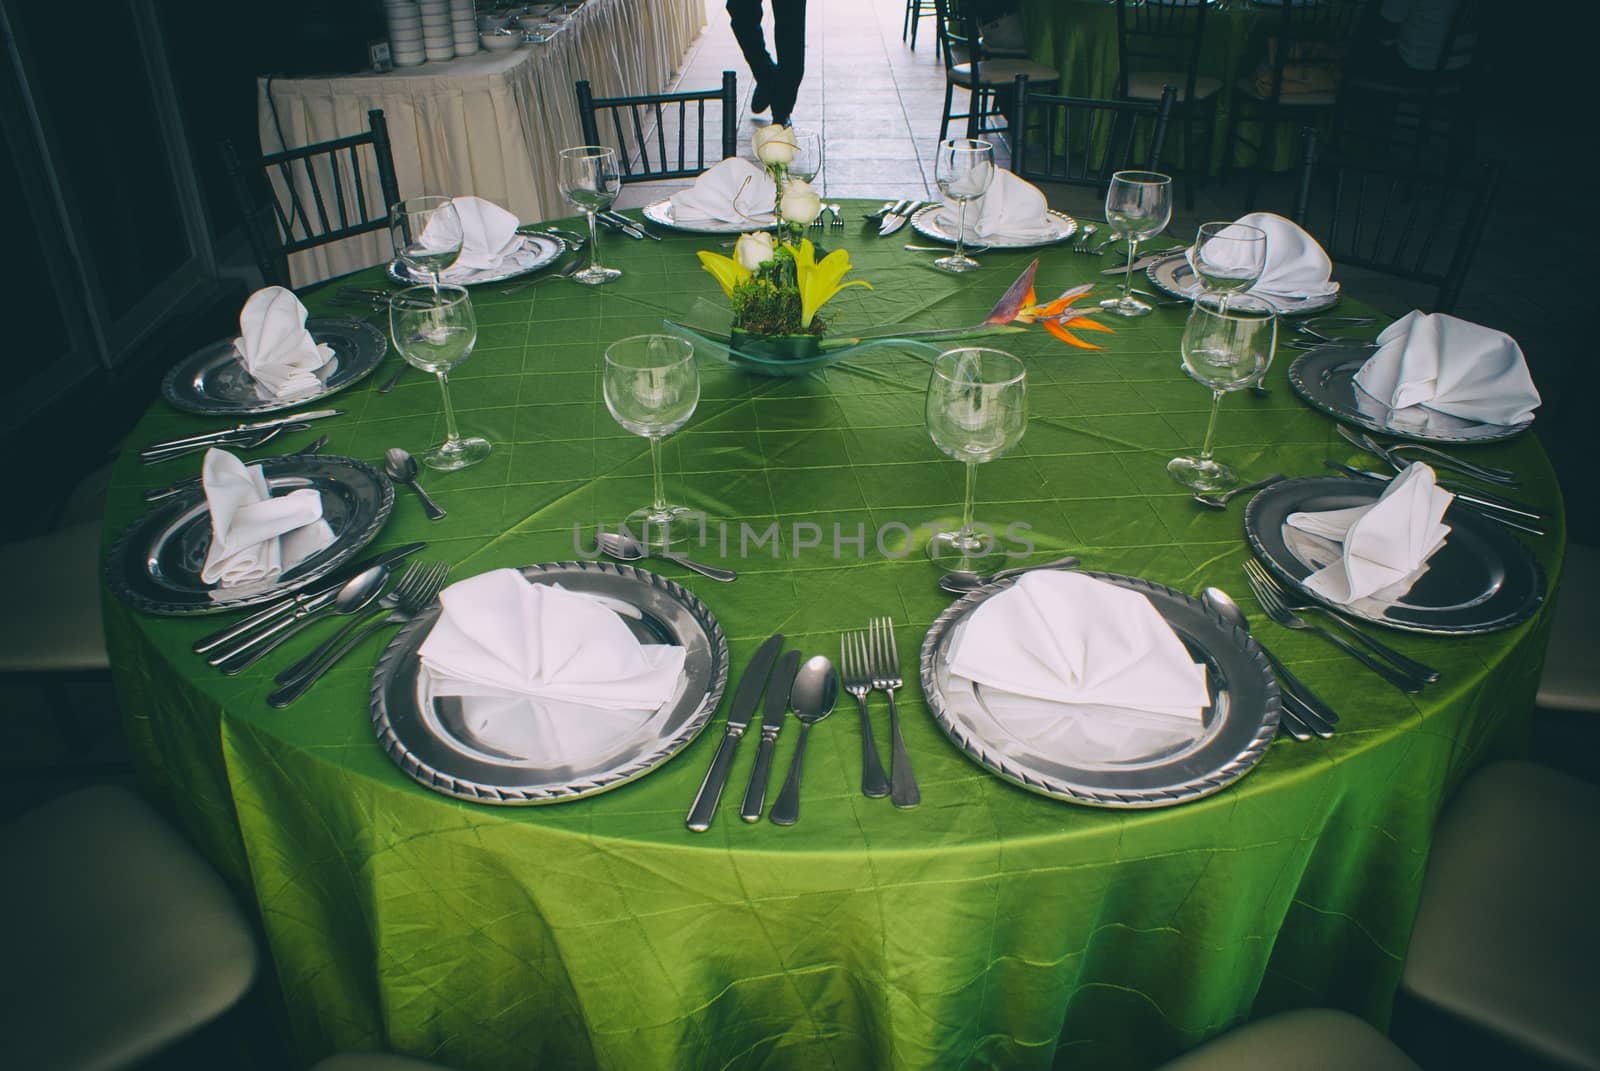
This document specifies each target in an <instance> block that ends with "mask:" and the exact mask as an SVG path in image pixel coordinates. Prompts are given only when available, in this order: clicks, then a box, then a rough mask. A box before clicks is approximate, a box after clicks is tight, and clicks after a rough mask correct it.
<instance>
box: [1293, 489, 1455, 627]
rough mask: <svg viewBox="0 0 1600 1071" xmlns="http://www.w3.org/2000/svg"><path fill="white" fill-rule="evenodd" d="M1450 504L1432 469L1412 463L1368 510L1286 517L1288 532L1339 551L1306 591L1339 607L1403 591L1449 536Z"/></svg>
mask: <svg viewBox="0 0 1600 1071" xmlns="http://www.w3.org/2000/svg"><path fill="white" fill-rule="evenodd" d="M1454 498H1455V496H1454V495H1452V494H1451V493H1450V492H1449V491H1446V490H1444V489H1443V488H1441V487H1440V486H1439V485H1438V483H1437V481H1436V479H1435V477H1434V472H1433V469H1431V468H1429V467H1428V466H1427V465H1424V464H1422V463H1421V462H1417V463H1415V464H1412V465H1409V466H1407V467H1406V470H1405V471H1404V472H1402V473H1401V474H1400V475H1398V476H1396V477H1395V478H1394V479H1393V480H1391V481H1389V486H1388V487H1386V488H1384V491H1383V494H1382V495H1381V496H1380V497H1379V498H1378V500H1377V501H1376V502H1374V503H1373V504H1372V505H1370V506H1354V507H1351V508H1350V509H1335V510H1326V511H1324V512H1321V513H1291V514H1289V517H1288V521H1287V523H1288V524H1289V526H1290V527H1291V528H1297V529H1299V530H1300V531H1302V532H1307V533H1309V534H1311V535H1314V536H1321V537H1322V538H1323V539H1326V540H1329V541H1330V542H1333V543H1338V544H1340V545H1342V547H1343V553H1342V554H1341V556H1340V558H1339V560H1338V561H1335V562H1332V563H1330V564H1328V565H1325V566H1323V567H1322V568H1321V569H1318V570H1317V571H1316V572H1314V573H1312V574H1311V575H1310V576H1309V577H1307V578H1306V581H1305V584H1306V587H1308V588H1310V589H1311V590H1312V591H1315V592H1317V593H1318V594H1320V595H1322V596H1323V597H1325V598H1328V599H1331V600H1333V601H1334V602H1339V603H1351V602H1355V601H1356V600H1357V599H1364V598H1366V597H1367V596H1368V595H1371V594H1373V593H1374V592H1377V591H1382V590H1383V589H1385V588H1390V587H1394V588H1397V589H1398V588H1399V587H1400V585H1401V584H1402V583H1404V585H1405V586H1404V590H1409V589H1410V586H1411V584H1412V583H1415V582H1416V579H1417V577H1419V576H1421V575H1422V573H1423V572H1425V571H1426V565H1427V561H1428V558H1429V557H1430V556H1431V555H1432V554H1433V552H1434V551H1436V550H1438V549H1439V548H1440V547H1441V546H1443V545H1444V541H1445V537H1446V536H1448V535H1449V534H1450V526H1449V525H1448V524H1445V523H1444V522H1443V517H1444V512H1445V510H1447V509H1449V508H1450V503H1451V501H1452V500H1453V499H1454ZM1407 581H1409V583H1406V582H1407Z"/></svg>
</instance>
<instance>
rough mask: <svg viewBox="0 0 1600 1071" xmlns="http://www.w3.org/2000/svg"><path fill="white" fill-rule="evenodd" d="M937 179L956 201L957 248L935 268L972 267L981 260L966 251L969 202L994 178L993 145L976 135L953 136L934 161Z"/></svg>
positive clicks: (944, 192) (982, 191) (970, 268)
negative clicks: (978, 138)
mask: <svg viewBox="0 0 1600 1071" xmlns="http://www.w3.org/2000/svg"><path fill="white" fill-rule="evenodd" d="M933 175H934V181H935V182H937V183H938V184H939V192H940V193H942V194H944V195H945V196H946V197H948V198H950V199H951V200H952V201H954V202H956V204H957V206H958V208H957V212H956V251H955V252H954V253H952V254H951V255H950V256H947V257H940V258H939V259H938V260H936V261H934V262H933V266H934V267H935V268H939V269H941V270H943V271H949V272H964V271H972V270H973V269H975V268H977V267H978V262H977V261H976V260H973V259H972V258H971V257H969V256H967V254H966V247H965V244H964V243H965V239H966V236H967V202H968V201H976V200H977V199H978V198H980V197H982V196H983V195H984V194H985V193H986V192H988V189H989V184H990V183H992V182H993V181H994V146H993V145H990V144H989V143H988V142H987V141H978V140H977V139H975V138H951V139H950V140H949V141H945V142H941V143H940V145H939V157H938V160H937V161H935V164H934V172H933Z"/></svg>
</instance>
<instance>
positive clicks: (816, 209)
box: [778, 179, 822, 223]
mask: <svg viewBox="0 0 1600 1071" xmlns="http://www.w3.org/2000/svg"><path fill="white" fill-rule="evenodd" d="M778 211H779V212H780V213H781V214H782V215H783V218H784V219H786V220H788V221H789V222H790V223H810V222H811V221H812V220H814V219H816V218H817V217H818V216H820V215H822V198H820V197H818V196H817V192H816V191H815V190H813V189H812V188H811V183H809V182H805V181H803V180H801V179H790V180H789V181H788V182H785V183H784V184H783V199H782V200H781V201H779V202H778Z"/></svg>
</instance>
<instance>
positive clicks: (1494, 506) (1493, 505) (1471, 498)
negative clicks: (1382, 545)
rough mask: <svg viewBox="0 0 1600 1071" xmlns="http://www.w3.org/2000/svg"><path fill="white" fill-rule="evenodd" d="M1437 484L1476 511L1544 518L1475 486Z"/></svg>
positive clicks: (1377, 475)
mask: <svg viewBox="0 0 1600 1071" xmlns="http://www.w3.org/2000/svg"><path fill="white" fill-rule="evenodd" d="M1323 464H1325V465H1327V466H1328V467H1329V468H1331V469H1337V470H1338V471H1340V472H1342V473H1344V474H1345V475H1346V476H1358V477H1360V478H1362V479H1365V480H1377V481H1378V482H1380V483H1388V482H1389V481H1390V480H1392V479H1394V477H1393V476H1390V475H1389V474H1388V473H1386V472H1369V471H1368V470H1367V469H1358V468H1356V467H1355V466H1353V465H1344V464H1340V463H1339V462H1337V461H1324V462H1323ZM1439 486H1440V487H1442V488H1444V489H1445V490H1446V491H1449V492H1450V493H1451V494H1453V495H1455V496H1456V498H1458V499H1460V500H1461V501H1462V502H1465V503H1466V504H1467V505H1470V506H1476V507H1477V508H1478V512H1480V513H1482V512H1484V511H1485V510H1491V511H1496V512H1499V513H1509V514H1511V515H1512V516H1513V517H1521V518H1524V519H1526V520H1529V521H1542V520H1544V519H1545V514H1544V513H1543V511H1541V510H1538V509H1536V508H1534V507H1533V506H1530V505H1528V504H1527V503H1525V502H1518V501H1516V500H1515V499H1510V498H1501V497H1500V496H1499V495H1492V494H1490V493H1489V492H1487V491H1479V490H1477V489H1476V488H1467V487H1463V486H1462V485H1461V484H1459V483H1455V482H1453V481H1451V480H1440V481H1439ZM1496 519H1497V520H1499V519H1500V518H1498V517H1496ZM1524 530H1525V531H1530V532H1533V533H1535V534H1536V535H1544V532H1542V531H1540V530H1539V529H1537V528H1531V527H1530V528H1526V529H1524Z"/></svg>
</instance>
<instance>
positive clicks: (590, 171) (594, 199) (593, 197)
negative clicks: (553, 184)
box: [560, 145, 622, 286]
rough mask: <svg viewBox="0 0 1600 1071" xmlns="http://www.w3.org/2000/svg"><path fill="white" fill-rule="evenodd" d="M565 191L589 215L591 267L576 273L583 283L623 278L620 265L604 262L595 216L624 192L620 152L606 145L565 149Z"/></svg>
mask: <svg viewBox="0 0 1600 1071" xmlns="http://www.w3.org/2000/svg"><path fill="white" fill-rule="evenodd" d="M560 166H561V174H560V182H561V193H562V195H563V196H565V197H566V199H567V202H568V203H569V204H571V205H572V207H573V208H576V209H579V210H581V211H582V212H583V213H584V214H585V215H587V216H588V217H589V266H588V267H586V268H584V269H583V270H582V271H579V272H575V273H574V274H573V275H572V278H573V279H575V280H577V281H578V282H580V283H588V284H589V285H590V286H598V285H600V284H601V283H609V282H610V281H611V280H613V279H619V278H621V277H622V272H621V271H619V270H617V269H616V268H607V267H604V266H602V265H601V263H600V232H599V230H598V229H596V227H595V219H594V215H595V213H596V212H604V211H605V210H606V209H608V208H610V207H611V202H612V201H615V200H616V199H617V194H618V193H620V192H622V174H621V172H619V171H618V170H617V154H616V153H615V152H614V151H613V150H611V149H608V148H606V147H605V146H604V145H578V146H575V147H574V148H571V149H562V150H561V165H560Z"/></svg>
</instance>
